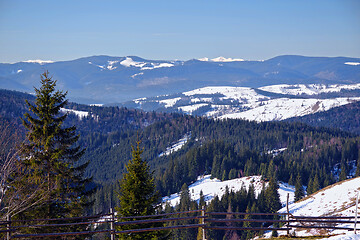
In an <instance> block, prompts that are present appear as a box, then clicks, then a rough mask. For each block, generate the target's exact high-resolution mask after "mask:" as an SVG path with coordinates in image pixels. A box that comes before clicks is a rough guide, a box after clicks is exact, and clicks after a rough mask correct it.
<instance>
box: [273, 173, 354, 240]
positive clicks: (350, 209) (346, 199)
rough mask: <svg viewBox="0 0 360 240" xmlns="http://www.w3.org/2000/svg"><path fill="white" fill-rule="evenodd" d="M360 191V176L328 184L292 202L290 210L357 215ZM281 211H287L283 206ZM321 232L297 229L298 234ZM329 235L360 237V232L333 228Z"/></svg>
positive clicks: (347, 237)
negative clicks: (354, 232) (357, 200)
mask: <svg viewBox="0 0 360 240" xmlns="http://www.w3.org/2000/svg"><path fill="white" fill-rule="evenodd" d="M359 192H360V177H357V178H353V179H349V180H346V181H343V182H340V183H336V184H334V185H331V186H328V187H326V188H324V189H322V190H320V191H318V192H316V193H314V194H312V195H310V196H309V197H307V198H305V199H304V200H302V201H298V202H296V203H293V204H290V205H289V211H290V213H292V214H293V215H294V216H355V201H356V196H357V194H359ZM359 210H360V209H358V211H359ZM279 212H281V213H284V212H286V208H282V209H281V210H279ZM337 227H347V228H353V227H354V224H350V223H348V224H338V225H337ZM359 227H360V226H359ZM359 227H358V228H359ZM319 233H320V232H319V230H316V229H312V230H310V231H304V230H303V231H296V235H297V236H313V235H319ZM359 233H360V231H359ZM344 234H345V235H344ZM329 235H338V236H334V237H331V238H326V239H333V240H335V239H336V240H337V239H349V240H352V239H360V234H357V235H354V234H351V232H349V231H347V230H331V231H329Z"/></svg>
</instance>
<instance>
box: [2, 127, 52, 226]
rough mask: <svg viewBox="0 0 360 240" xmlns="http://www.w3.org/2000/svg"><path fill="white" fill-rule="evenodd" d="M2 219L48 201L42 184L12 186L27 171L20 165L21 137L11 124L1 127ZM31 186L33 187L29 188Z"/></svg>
mask: <svg viewBox="0 0 360 240" xmlns="http://www.w3.org/2000/svg"><path fill="white" fill-rule="evenodd" d="M0 133H1V134H0V219H2V220H5V219H6V216H8V215H10V216H14V215H16V214H19V213H21V212H23V211H25V210H26V209H28V208H31V207H32V206H34V205H39V204H41V203H42V202H44V201H45V200H46V192H45V191H43V190H42V189H43V186H42V183H34V184H30V185H29V184H28V183H27V184H24V185H17V186H12V185H11V182H12V180H14V179H15V178H17V179H19V178H21V176H22V173H23V172H24V171H27V169H25V168H24V166H22V165H21V164H20V161H21V160H20V158H19V153H20V152H21V137H20V136H19V134H17V133H16V131H15V128H14V126H12V125H11V124H9V123H6V122H4V123H2V124H1V125H0ZM29 186H31V187H29Z"/></svg>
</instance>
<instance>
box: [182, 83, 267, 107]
mask: <svg viewBox="0 0 360 240" xmlns="http://www.w3.org/2000/svg"><path fill="white" fill-rule="evenodd" d="M183 94H184V95H185V96H194V95H199V94H200V95H201V94H204V95H210V94H222V95H224V97H220V100H226V99H233V100H239V101H241V102H244V103H249V104H251V103H252V104H253V103H255V102H258V101H263V100H266V99H270V98H269V97H266V96H264V95H261V94H258V93H256V91H255V90H254V89H252V88H247V87H227V86H224V87H203V88H198V89H195V90H192V91H188V92H184V93H183ZM207 98H208V97H207Z"/></svg>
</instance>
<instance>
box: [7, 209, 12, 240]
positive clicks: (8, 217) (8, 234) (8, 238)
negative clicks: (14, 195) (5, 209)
mask: <svg viewBox="0 0 360 240" xmlns="http://www.w3.org/2000/svg"><path fill="white" fill-rule="evenodd" d="M6 221H7V222H8V223H7V224H6V230H8V232H7V233H6V239H7V240H10V239H11V232H10V230H11V217H10V215H9V214H8V215H7V216H6Z"/></svg>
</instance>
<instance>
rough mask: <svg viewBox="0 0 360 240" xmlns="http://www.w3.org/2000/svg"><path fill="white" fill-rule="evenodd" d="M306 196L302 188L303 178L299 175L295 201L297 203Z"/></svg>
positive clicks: (296, 183)
mask: <svg viewBox="0 0 360 240" xmlns="http://www.w3.org/2000/svg"><path fill="white" fill-rule="evenodd" d="M304 196H305V193H304V188H303V186H302V180H301V176H300V174H298V175H297V177H296V182H295V199H294V200H295V202H296V201H299V200H300V199H302V198H303V197H304Z"/></svg>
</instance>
